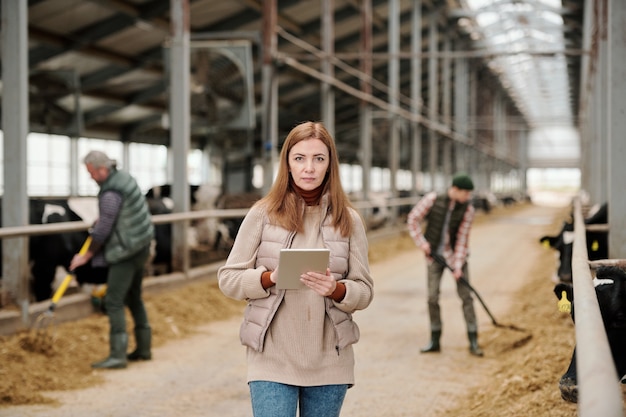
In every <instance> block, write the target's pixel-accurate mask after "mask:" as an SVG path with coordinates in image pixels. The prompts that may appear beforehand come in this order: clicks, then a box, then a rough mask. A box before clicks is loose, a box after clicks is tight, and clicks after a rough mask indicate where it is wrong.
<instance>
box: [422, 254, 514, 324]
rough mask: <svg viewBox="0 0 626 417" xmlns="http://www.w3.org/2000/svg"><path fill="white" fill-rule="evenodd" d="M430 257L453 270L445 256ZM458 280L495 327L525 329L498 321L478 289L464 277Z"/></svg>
mask: <svg viewBox="0 0 626 417" xmlns="http://www.w3.org/2000/svg"><path fill="white" fill-rule="evenodd" d="M430 257H431V258H433V259H434V261H435V262H437V263H438V264H439V265H441V266H443V267H445V268H447V269H449V270H450V271H454V269H452V267H451V266H450V265H448V263H447V262H446V260H445V258H444V257H443V256H441V255H439V254H437V253H431V254H430ZM459 281H460V282H461V284H463V285H465V286H466V287H467V288H469V290H470V291H471V292H472V293H474V295H475V296H476V298H477V299H478V301H479V302H480V304H481V305H482V306H483V308H484V309H485V312H486V313H487V315H488V316H489V317H490V318H491V322H492V323H493V325H494V326H496V327H504V328H508V329H512V330H517V331H521V332H525V331H526V330H524V329H522V328H519V327H517V326H514V325H512V324H501V323H498V322H497V321H496V319H495V317H494V316H493V314H491V311H489V308H488V307H487V304H485V302H484V301H483V298H482V297H481V296H480V294H478V291H476V289H475V288H474V287H472V285H471V284H470V283H469V281H468V280H467V279H466V278H465V277H461V278H459Z"/></svg>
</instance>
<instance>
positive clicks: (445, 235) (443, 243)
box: [407, 173, 483, 356]
mask: <svg viewBox="0 0 626 417" xmlns="http://www.w3.org/2000/svg"><path fill="white" fill-rule="evenodd" d="M473 189H474V183H473V182H472V179H471V178H470V177H469V176H468V175H467V174H465V173H458V174H456V175H454V177H453V179H452V185H451V186H450V187H449V188H448V190H447V192H446V193H442V194H437V193H436V192H434V191H433V192H430V193H428V194H426V195H424V197H422V198H421V199H420V201H419V202H418V203H417V204H416V205H415V207H413V209H412V210H411V212H410V213H409V215H408V219H407V223H408V227H409V232H410V234H411V237H412V238H413V240H414V241H415V244H416V245H417V246H418V247H419V248H420V249H422V250H423V251H424V254H425V255H426V259H427V262H428V314H429V317H430V330H431V340H430V343H428V345H426V346H425V347H423V348H422V349H421V351H422V352H423V353H427V352H439V351H440V350H441V346H440V344H439V339H440V337H441V329H442V323H441V314H440V309H439V288H440V285H441V276H442V275H443V272H444V269H445V266H444V265H442V264H441V263H438V262H434V261H433V257H432V256H431V254H437V255H440V256H441V257H443V259H445V260H446V262H447V264H448V265H449V266H450V268H451V269H452V270H453V272H452V275H453V276H454V278H455V279H456V281H457V293H458V295H459V297H460V298H461V300H462V302H463V315H464V317H465V323H466V326H467V335H468V338H469V343H470V346H469V351H470V353H471V354H472V355H475V356H483V351H482V349H481V348H480V347H479V346H478V326H477V323H476V314H475V311H474V302H473V299H472V294H471V292H470V289H469V287H468V286H467V285H463V284H462V283H461V282H460V280H459V279H460V278H461V277H465V279H469V275H468V267H467V257H468V254H469V248H468V244H469V232H470V229H471V227H472V221H473V220H474V207H473V206H472V205H471V204H470V198H471V196H472V190H473ZM424 223H425V224H426V228H425V230H424V229H423V228H422V225H423V224H424Z"/></svg>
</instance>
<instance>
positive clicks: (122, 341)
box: [91, 333, 128, 369]
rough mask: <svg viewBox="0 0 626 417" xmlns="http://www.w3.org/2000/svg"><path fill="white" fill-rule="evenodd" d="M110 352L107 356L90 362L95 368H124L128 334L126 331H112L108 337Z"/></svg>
mask: <svg viewBox="0 0 626 417" xmlns="http://www.w3.org/2000/svg"><path fill="white" fill-rule="evenodd" d="M109 344H110V349H111V352H110V353H109V357H108V358H106V359H104V360H102V361H100V362H95V363H92V364H91V367H92V368H96V369H121V368H126V349H127V348H128V335H127V334H126V333H114V334H112V335H110V337H109Z"/></svg>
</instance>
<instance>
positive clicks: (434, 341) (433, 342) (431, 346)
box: [420, 330, 441, 353]
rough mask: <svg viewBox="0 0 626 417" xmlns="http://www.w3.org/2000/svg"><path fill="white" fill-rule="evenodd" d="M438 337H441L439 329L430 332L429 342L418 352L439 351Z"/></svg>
mask: <svg viewBox="0 0 626 417" xmlns="http://www.w3.org/2000/svg"><path fill="white" fill-rule="evenodd" d="M439 338H441V330H433V331H432V332H430V343H428V344H427V345H426V346H424V347H423V348H421V349H420V352H422V353H428V352H439V351H440V350H441V347H440V346H439Z"/></svg>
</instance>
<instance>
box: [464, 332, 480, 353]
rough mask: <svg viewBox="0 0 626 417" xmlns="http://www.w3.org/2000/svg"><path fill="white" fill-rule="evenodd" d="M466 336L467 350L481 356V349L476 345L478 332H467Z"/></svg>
mask: <svg viewBox="0 0 626 417" xmlns="http://www.w3.org/2000/svg"><path fill="white" fill-rule="evenodd" d="M467 337H468V339H469V342H470V347H469V351H470V353H471V354H472V355H474V356H483V350H482V349H481V348H480V346H478V333H477V332H467Z"/></svg>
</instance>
